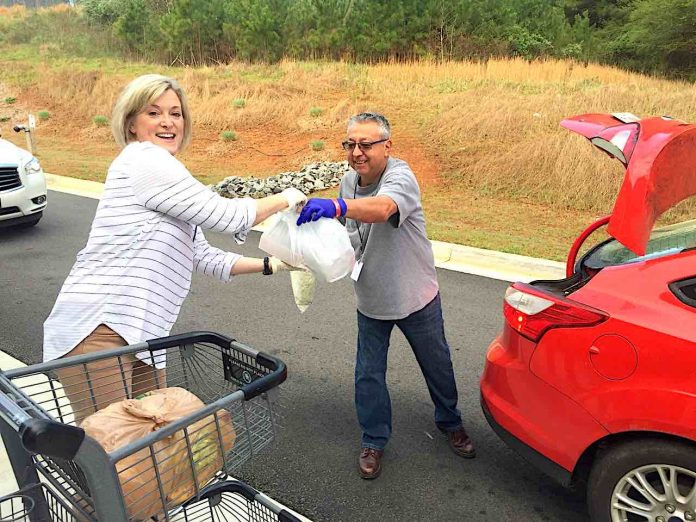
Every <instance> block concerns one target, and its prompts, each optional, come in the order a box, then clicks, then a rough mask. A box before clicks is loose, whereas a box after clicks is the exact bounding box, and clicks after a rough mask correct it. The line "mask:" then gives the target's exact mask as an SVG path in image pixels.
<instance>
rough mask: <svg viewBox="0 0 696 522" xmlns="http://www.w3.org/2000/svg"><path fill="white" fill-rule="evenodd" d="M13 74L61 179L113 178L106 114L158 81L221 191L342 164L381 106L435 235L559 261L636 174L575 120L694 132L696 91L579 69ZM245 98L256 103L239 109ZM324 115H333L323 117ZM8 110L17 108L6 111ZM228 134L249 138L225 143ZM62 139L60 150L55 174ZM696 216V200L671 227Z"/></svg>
mask: <svg viewBox="0 0 696 522" xmlns="http://www.w3.org/2000/svg"><path fill="white" fill-rule="evenodd" d="M0 65H5V66H7V65H9V66H11V67H15V68H18V67H19V68H22V71H21V72H20V73H17V74H15V75H14V76H12V77H13V78H16V79H15V80H12V81H14V82H15V84H16V85H10V86H9V87H10V89H8V86H7V85H6V86H5V88H4V89H0V91H2V92H9V90H12V88H14V87H16V88H17V89H19V91H20V92H18V93H17V97H18V100H19V102H21V103H22V104H23V106H24V107H26V108H27V109H30V110H32V111H36V110H40V109H47V110H49V111H51V114H52V117H51V119H50V120H49V121H48V122H46V124H42V127H41V128H40V129H39V133H38V140H39V142H41V141H42V140H43V143H44V146H43V149H42V154H43V155H44V156H45V159H44V158H43V157H42V160H43V161H44V163H45V164H46V168H47V169H48V170H50V171H54V172H56V173H64V174H70V173H71V172H76V173H78V175H80V176H83V177H91V178H97V179H99V177H100V176H103V172H105V169H106V166H107V165H108V162H109V161H110V160H111V159H112V157H113V154H114V153H115V148H114V147H113V145H112V143H111V138H110V137H109V135H108V133H105V132H104V131H102V130H98V129H95V128H94V126H93V124H92V118H93V116H94V115H97V114H103V115H109V114H110V110H111V107H112V106H113V103H114V101H115V99H116V97H117V96H118V93H119V90H120V89H121V88H122V87H123V85H125V83H126V82H127V81H129V80H130V79H132V78H133V77H135V76H137V75H138V74H141V73H145V72H153V71H157V72H162V73H163V74H169V75H171V76H174V77H177V78H178V79H179V80H180V81H181V83H182V84H183V85H184V87H185V89H186V91H187V93H188V95H189V98H190V102H191V106H192V112H193V116H194V120H195V121H194V143H193V146H192V147H191V149H190V150H188V151H187V152H186V153H185V154H184V156H183V159H184V161H185V162H186V164H187V165H189V166H190V168H191V170H192V171H193V172H194V173H196V174H197V175H201V176H202V177H204V178H205V180H206V181H207V182H212V181H216V180H218V179H220V178H222V177H223V176H225V175H232V174H239V175H245V174H254V175H271V174H274V173H277V172H279V171H282V170H290V169H295V168H298V167H299V166H301V165H302V164H303V163H306V162H307V161H311V160H316V159H334V160H336V159H342V158H343V154H342V151H341V150H340V148H339V146H338V143H339V142H340V140H341V139H342V137H343V135H344V125H345V121H346V119H347V118H348V117H349V116H350V115H351V114H353V113H355V112H358V111H361V110H368V109H369V110H377V111H381V112H384V113H385V114H387V116H388V117H389V118H390V120H391V121H392V124H393V141H394V152H395V155H397V156H399V157H401V158H403V159H405V160H407V161H409V162H410V163H411V164H412V166H413V167H414V171H415V172H416V174H417V175H418V176H419V179H420V180H421V184H422V185H424V195H425V206H426V210H427V212H428V218H429V222H430V229H431V232H432V233H433V235H434V237H435V238H437V239H445V240H453V241H457V242H462V243H468V244H474V245H477V246H485V247H487V248H499V249H502V250H507V251H514V252H518V253H529V254H533V255H543V256H547V257H553V258H560V257H562V255H563V253H564V252H565V250H566V249H567V246H568V242H569V239H572V237H573V235H574V234H577V232H579V230H580V229H582V225H584V224H585V223H586V222H587V221H589V220H591V219H592V218H594V217H595V216H598V215H602V214H606V213H608V212H610V211H611V206H612V203H613V200H614V197H615V194H616V192H617V190H618V187H619V185H620V183H621V179H622V174H623V170H622V168H621V166H620V164H619V163H618V162H616V161H611V160H609V159H608V158H607V157H606V156H604V155H603V154H601V153H600V152H598V151H596V150H593V148H592V147H591V146H590V145H589V144H588V143H587V141H586V140H584V139H583V138H581V137H579V136H577V135H573V134H572V133H570V132H568V131H566V130H564V129H562V128H561V127H560V126H559V122H560V120H561V119H563V118H564V117H567V116H571V115H575V114H581V113H591V112H623V111H628V112H633V113H635V114H638V115H640V116H653V115H664V114H669V115H672V116H674V117H677V118H679V119H682V120H685V121H695V120H696V89H695V88H694V85H693V84H687V83H680V82H672V81H666V80H661V79H656V78H651V77H647V76H644V75H638V74H632V73H628V72H625V71H622V70H619V69H615V68H610V67H601V66H597V65H592V64H589V65H586V66H585V65H582V64H577V63H573V62H567V61H554V60H549V61H545V62H533V63H530V62H527V61H525V60H511V59H508V60H489V61H487V62H481V63H475V62H464V63H462V62H457V63H444V64H443V63H435V62H414V63H406V64H403V63H402V64H396V63H392V64H378V65H371V66H366V65H353V64H347V63H339V62H332V63H307V62H294V61H283V62H281V63H279V64H277V65H273V66H270V65H249V64H242V63H234V64H228V65H224V66H219V67H205V68H196V69H192V68H186V69H180V68H166V67H153V66H150V65H147V64H127V65H123V64H118V63H115V62H114V63H111V62H109V63H107V62H104V63H102V64H100V65H99V66H98V67H94V66H93V65H90V66H89V67H88V66H86V65H85V64H82V63H79V62H76V63H64V62H63V63H58V64H56V63H50V64H49V62H48V61H44V60H41V59H40V58H39V59H38V60H37V63H17V62H12V63H10V64H3V62H2V59H1V58H0ZM27 78H31V80H27ZM22 85H24V87H22ZM236 99H244V100H245V102H246V103H245V106H244V107H243V108H237V107H235V106H234V104H233V102H234V100H236ZM311 107H322V108H323V109H324V110H323V112H322V114H321V115H320V116H318V117H313V116H311V115H310V114H309V109H310V108H311ZM3 109H7V110H9V108H6V107H5V108H3V106H2V104H0V113H2V111H3ZM0 115H1V114H0ZM224 129H234V130H235V131H236V132H237V134H238V136H239V139H238V140H237V141H235V142H233V143H229V144H224V143H221V142H220V141H219V139H218V136H219V133H220V131H221V130H224ZM76 137H77V139H76ZM314 139H321V140H323V141H325V142H326V143H327V147H326V149H325V150H324V151H322V152H321V153H316V152H312V151H311V150H310V149H309V143H310V142H311V141H312V140H314ZM49 140H50V145H51V149H53V150H55V151H61V152H56V153H55V156H53V158H55V163H54V162H53V161H54V159H53V158H52V156H51V154H52V153H51V151H50V150H48V149H49V147H47V146H45V145H48V143H49ZM71 149H72V150H73V154H72V157H71V154H70V150H71ZM81 157H83V158H85V160H84V161H83V162H82V164H79V162H80V158H81ZM86 158H89V160H87V159H86ZM65 167H68V168H67V169H66V170H68V171H67V172H65V171H63V169H64V168H65ZM93 169H96V170H93ZM692 199H694V198H692ZM694 215H696V203H695V202H693V201H691V202H689V203H687V204H685V205H681V206H680V208H678V209H677V210H676V211H674V212H672V213H671V214H670V215H669V216H668V219H672V220H675V219H681V218H683V217H685V216H691V217H693V216H694ZM506 227H507V228H506ZM511 227H513V228H514V230H513V231H512V232H510V228H511ZM559 227H560V228H559ZM544 235H546V239H542V240H541V241H540V240H539V239H538V238H540V237H541V238H544Z"/></svg>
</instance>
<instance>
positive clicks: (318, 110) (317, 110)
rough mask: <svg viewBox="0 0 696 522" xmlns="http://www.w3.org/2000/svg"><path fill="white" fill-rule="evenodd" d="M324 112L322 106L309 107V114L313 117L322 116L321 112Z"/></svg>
mask: <svg viewBox="0 0 696 522" xmlns="http://www.w3.org/2000/svg"><path fill="white" fill-rule="evenodd" d="M322 112H324V109H322V108H321V107H312V108H311V109H309V115H310V116H312V117H313V118H318V117H319V116H321V113H322Z"/></svg>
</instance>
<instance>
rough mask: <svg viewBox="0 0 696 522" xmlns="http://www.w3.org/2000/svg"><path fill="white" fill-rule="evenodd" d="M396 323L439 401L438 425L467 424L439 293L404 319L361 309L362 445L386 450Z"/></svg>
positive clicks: (358, 382) (358, 393) (358, 385)
mask: <svg viewBox="0 0 696 522" xmlns="http://www.w3.org/2000/svg"><path fill="white" fill-rule="evenodd" d="M394 325H396V326H397V327H398V328H399V329H400V330H401V331H402V332H403V334H404V336H405V337H406V339H407V340H408V342H409V344H410V345H411V349H412V350H413V353H414V354H415V355H416V360H417V361H418V365H419V366H420V368H421V371H422V372H423V376H424V377H425V382H426V384H427V386H428V391H429V392H430V398H431V399H432V401H433V403H434V404H435V424H436V425H437V427H438V428H440V429H441V430H443V431H455V430H457V429H459V428H460V427H461V426H462V419H461V414H460V413H459V410H458V409H457V384H456V382H455V380H454V370H453V369H452V359H451V357H450V349H449V345H448V344H447V340H446V339H445V328H444V323H443V320H442V304H441V302H440V294H439V293H438V294H437V295H436V296H435V298H434V299H433V300H432V301H431V302H430V303H428V304H427V305H426V306H425V307H423V309H421V310H419V311H418V312H414V313H412V314H411V315H409V316H408V317H405V318H403V319H395V320H380V319H371V318H369V317H367V316H365V315H363V314H361V313H360V312H359V311H358V353H357V357H356V362H355V408H356V410H357V413H358V422H359V423H360V427H361V428H362V431H363V434H362V447H367V448H374V449H378V450H381V449H384V447H385V446H386V445H387V441H388V440H389V436H390V435H391V430H392V418H391V417H392V412H391V400H390V398H389V391H388V390H387V383H386V373H387V352H388V351H389V338H390V336H391V332H392V330H393V328H394Z"/></svg>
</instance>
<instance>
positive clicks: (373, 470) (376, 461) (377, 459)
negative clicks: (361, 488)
mask: <svg viewBox="0 0 696 522" xmlns="http://www.w3.org/2000/svg"><path fill="white" fill-rule="evenodd" d="M383 454H384V452H383V451H382V450H376V449H374V448H363V449H362V450H360V459H358V469H359V471H360V476H361V477H362V478H364V479H375V478H377V477H379V474H380V472H381V471H382V455H383Z"/></svg>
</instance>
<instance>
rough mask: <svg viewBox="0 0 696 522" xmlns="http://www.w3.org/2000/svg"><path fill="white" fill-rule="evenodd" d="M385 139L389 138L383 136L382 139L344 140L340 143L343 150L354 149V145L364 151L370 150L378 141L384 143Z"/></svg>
mask: <svg viewBox="0 0 696 522" xmlns="http://www.w3.org/2000/svg"><path fill="white" fill-rule="evenodd" d="M387 140H389V138H384V139H383V140H377V141H360V142H355V141H344V142H343V143H341V146H342V147H343V149H344V150H347V151H352V150H353V149H355V147H358V148H359V149H360V150H361V151H362V152H365V151H368V150H371V149H372V146H373V145H377V144H378V143H384V142H385V141H387Z"/></svg>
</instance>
